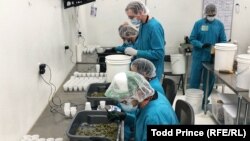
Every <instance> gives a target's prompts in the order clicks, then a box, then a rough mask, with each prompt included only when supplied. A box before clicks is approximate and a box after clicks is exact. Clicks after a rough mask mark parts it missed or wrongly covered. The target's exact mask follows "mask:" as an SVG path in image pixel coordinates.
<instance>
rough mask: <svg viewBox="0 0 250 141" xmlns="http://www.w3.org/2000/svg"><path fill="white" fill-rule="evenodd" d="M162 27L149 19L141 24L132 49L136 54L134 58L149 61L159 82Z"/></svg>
mask: <svg viewBox="0 0 250 141" xmlns="http://www.w3.org/2000/svg"><path fill="white" fill-rule="evenodd" d="M164 36H165V35H164V30H163V27H162V25H161V24H160V23H159V22H158V21H157V20H156V19H155V18H151V19H150V20H149V21H148V22H147V23H144V24H141V25H140V29H139V34H138V37H137V40H136V41H135V43H134V46H133V48H135V49H136V50H137V51H138V52H137V55H136V58H145V59H148V60H150V61H151V62H152V63H153V64H154V65H155V68H156V75H157V77H158V79H159V80H161V78H162V75H163V73H164V55H165V37H164Z"/></svg>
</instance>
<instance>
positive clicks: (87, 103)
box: [85, 102, 92, 110]
mask: <svg viewBox="0 0 250 141" xmlns="http://www.w3.org/2000/svg"><path fill="white" fill-rule="evenodd" d="M85 110H92V108H91V103H90V102H86V103H85Z"/></svg>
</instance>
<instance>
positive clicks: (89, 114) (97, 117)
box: [66, 111, 121, 141]
mask: <svg viewBox="0 0 250 141" xmlns="http://www.w3.org/2000/svg"><path fill="white" fill-rule="evenodd" d="M83 122H86V123H89V124H101V123H104V124H105V123H109V122H108V119H107V112H106V111H81V112H78V113H77V115H76V116H75V117H74V118H73V120H72V122H71V123H70V126H69V127H68V129H67V131H66V134H67V136H68V138H69V140H70V141H95V140H103V141H110V140H109V139H108V138H106V137H104V136H80V135H76V130H77V128H78V127H79V126H80V125H81V124H82V123H83ZM107 130H108V129H107ZM120 133H121V124H120V123H117V133H116V137H117V139H116V140H119V138H120Z"/></svg>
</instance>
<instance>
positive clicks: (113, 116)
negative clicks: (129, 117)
mask: <svg viewBox="0 0 250 141" xmlns="http://www.w3.org/2000/svg"><path fill="white" fill-rule="evenodd" d="M107 112H108V114H107V117H108V120H109V121H111V122H114V121H117V120H124V119H125V118H126V113H124V112H118V111H112V112H109V111H107Z"/></svg>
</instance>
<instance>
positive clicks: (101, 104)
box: [100, 100, 106, 109]
mask: <svg viewBox="0 0 250 141" xmlns="http://www.w3.org/2000/svg"><path fill="white" fill-rule="evenodd" d="M100 106H101V108H102V109H104V108H105V106H106V101H104V100H101V101H100Z"/></svg>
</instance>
